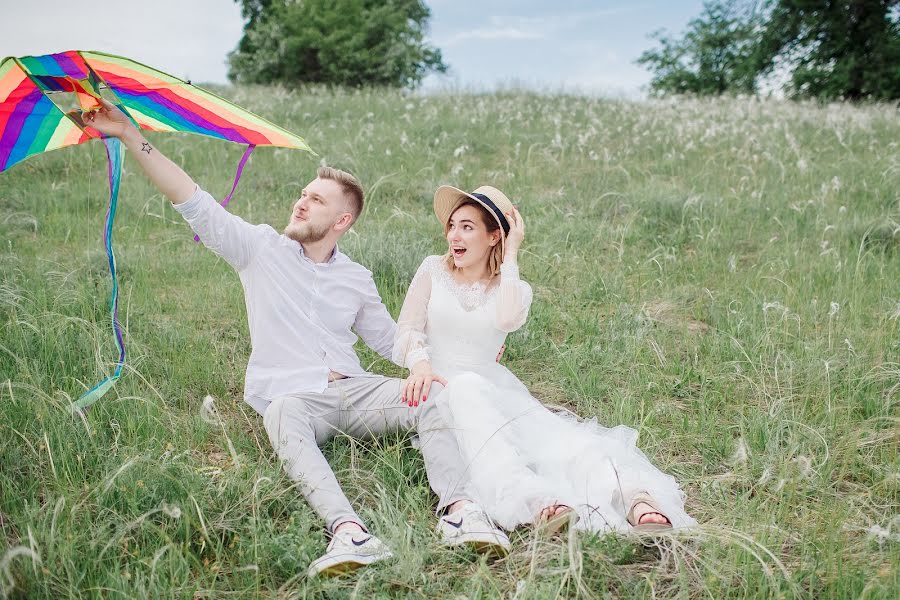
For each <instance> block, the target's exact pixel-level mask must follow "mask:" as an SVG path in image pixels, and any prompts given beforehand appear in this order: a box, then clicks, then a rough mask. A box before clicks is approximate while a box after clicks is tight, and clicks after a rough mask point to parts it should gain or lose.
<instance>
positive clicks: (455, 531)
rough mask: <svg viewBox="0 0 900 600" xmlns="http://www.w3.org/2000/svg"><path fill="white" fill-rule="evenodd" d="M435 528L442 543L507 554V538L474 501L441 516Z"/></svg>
mask: <svg viewBox="0 0 900 600" xmlns="http://www.w3.org/2000/svg"><path fill="white" fill-rule="evenodd" d="M437 530H438V533H440V534H441V538H442V540H441V543H443V544H444V545H447V546H459V545H461V544H468V545H470V546H472V547H474V548H475V549H476V550H477V551H479V552H494V553H497V554H500V555H501V556H505V555H507V554H509V538H508V537H506V534H505V533H503V532H502V531H501V530H500V529H498V528H497V526H496V525H494V523H493V522H492V521H491V519H490V517H488V516H487V514H486V513H485V512H484V509H483V508H481V507H480V506H478V505H477V504H475V503H474V502H472V503H469V504H466V505H465V506H464V507H462V508H461V509H459V510H458V511H456V512H454V513H453V514H449V515H444V516H443V517H441V518H440V519H439V520H438V525H437Z"/></svg>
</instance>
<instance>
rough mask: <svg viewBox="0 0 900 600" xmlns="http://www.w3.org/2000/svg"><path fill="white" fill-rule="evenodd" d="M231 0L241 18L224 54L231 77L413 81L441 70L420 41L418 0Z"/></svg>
mask: <svg viewBox="0 0 900 600" xmlns="http://www.w3.org/2000/svg"><path fill="white" fill-rule="evenodd" d="M239 1H240V2H241V5H242V12H243V15H244V18H245V19H247V24H246V25H245V27H244V37H243V38H241V41H240V42H239V43H238V47H237V49H236V50H235V51H234V52H232V53H231V54H229V57H228V60H229V65H230V69H229V74H228V76H229V78H230V79H231V80H232V81H235V82H245V83H284V84H287V85H295V84H298V83H303V82H312V83H328V84H340V85H351V86H359V85H364V84H373V85H386V86H391V87H415V86H416V85H417V84H418V83H420V82H421V81H422V79H423V78H424V77H425V75H427V74H428V73H429V72H430V71H437V72H441V73H443V72H446V70H447V66H446V65H445V64H444V63H443V61H442V59H441V52H440V50H438V49H437V48H434V47H432V46H430V45H428V44H427V43H426V42H425V41H424V37H425V31H426V28H427V23H428V18H429V17H430V15H431V13H430V11H429V9H428V7H427V6H425V4H424V2H423V1H422V0H239Z"/></svg>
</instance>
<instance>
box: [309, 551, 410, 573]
mask: <svg viewBox="0 0 900 600" xmlns="http://www.w3.org/2000/svg"><path fill="white" fill-rule="evenodd" d="M393 556H394V555H393V554H390V553H388V554H385V555H380V556H374V555H373V556H359V555H356V554H341V555H338V556H331V557H329V558H328V560H321V562H319V561H313V563H312V564H311V565H310V566H309V570H308V571H307V575H308V576H309V577H315V576H317V575H326V576H329V577H333V576H336V575H343V574H345V573H350V572H351V571H355V570H356V569H359V568H360V567H366V566H369V565H371V564H375V563H376V562H379V561H382V560H387V559H389V558H393Z"/></svg>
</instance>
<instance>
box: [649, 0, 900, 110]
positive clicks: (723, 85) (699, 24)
mask: <svg viewBox="0 0 900 600" xmlns="http://www.w3.org/2000/svg"><path fill="white" fill-rule="evenodd" d="M656 37H657V39H659V40H660V43H661V44H662V47H661V48H660V49H655V50H649V51H647V52H645V53H644V54H642V55H641V57H640V58H639V59H638V63H639V64H644V65H646V66H648V67H649V68H650V69H651V71H653V74H654V75H653V80H652V81H651V83H650V87H651V90H652V91H653V92H655V93H668V92H674V93H695V94H721V93H724V92H752V91H755V90H756V89H757V87H758V86H759V84H760V83H761V82H762V81H765V80H766V78H772V77H778V76H787V78H788V80H789V83H788V84H787V86H786V89H785V91H786V92H787V93H788V94H789V95H790V96H792V97H816V98H822V99H833V98H846V99H849V100H861V99H865V98H872V99H877V100H889V99H898V98H900V0H767V1H766V2H764V3H762V4H760V3H759V2H758V1H756V0H730V1H728V2H721V1H720V2H710V3H707V4H705V5H704V12H703V14H702V15H701V16H700V17H699V18H697V19H694V20H693V21H691V22H690V23H689V25H688V29H687V31H686V33H685V34H684V36H683V37H682V38H680V39H672V38H668V37H663V36H662V35H661V34H657V35H656Z"/></svg>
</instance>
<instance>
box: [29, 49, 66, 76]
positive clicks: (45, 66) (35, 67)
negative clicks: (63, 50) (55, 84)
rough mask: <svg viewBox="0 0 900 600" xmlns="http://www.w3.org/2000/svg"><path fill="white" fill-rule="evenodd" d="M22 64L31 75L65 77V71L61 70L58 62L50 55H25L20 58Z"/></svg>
mask: <svg viewBox="0 0 900 600" xmlns="http://www.w3.org/2000/svg"><path fill="white" fill-rule="evenodd" d="M21 61H22V64H23V65H25V66H26V67H27V68H28V71H29V72H30V73H31V74H32V75H50V76H51V77H65V76H66V72H65V71H63V69H62V67H60V66H59V63H57V62H56V60H54V58H53V57H52V56H50V55H47V54H45V55H43V56H26V57H24V58H22V59H21Z"/></svg>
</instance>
